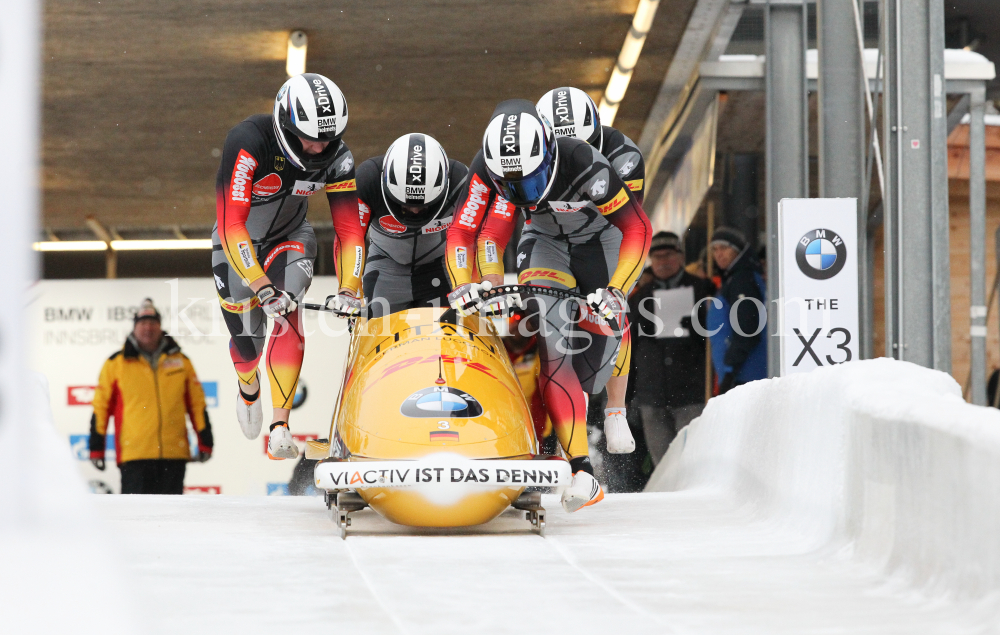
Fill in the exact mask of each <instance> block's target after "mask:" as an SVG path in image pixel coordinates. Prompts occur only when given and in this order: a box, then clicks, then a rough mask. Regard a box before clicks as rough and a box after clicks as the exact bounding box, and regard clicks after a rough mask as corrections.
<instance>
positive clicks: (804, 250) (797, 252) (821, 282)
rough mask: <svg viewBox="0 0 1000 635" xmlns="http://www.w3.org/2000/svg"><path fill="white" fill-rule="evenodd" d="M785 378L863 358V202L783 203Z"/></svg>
mask: <svg viewBox="0 0 1000 635" xmlns="http://www.w3.org/2000/svg"><path fill="white" fill-rule="evenodd" d="M778 244H779V245H780V249H779V251H778V271H779V279H778V285H779V286H778V288H779V295H780V297H779V301H778V329H779V331H778V332H779V333H780V335H781V374H782V375H789V374H791V373H801V372H806V371H810V370H813V369H814V368H818V367H820V366H832V365H834V364H843V363H845V362H849V361H852V360H856V359H858V312H859V310H860V306H859V301H858V252H859V250H858V200H857V199H855V198H786V199H782V200H781V202H779V203H778Z"/></svg>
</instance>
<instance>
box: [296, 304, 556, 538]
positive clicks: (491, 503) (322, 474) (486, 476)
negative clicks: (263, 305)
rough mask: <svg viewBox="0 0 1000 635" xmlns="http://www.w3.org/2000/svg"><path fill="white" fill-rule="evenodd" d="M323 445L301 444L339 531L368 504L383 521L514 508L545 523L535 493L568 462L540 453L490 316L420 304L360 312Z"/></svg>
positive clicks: (438, 523)
mask: <svg viewBox="0 0 1000 635" xmlns="http://www.w3.org/2000/svg"><path fill="white" fill-rule="evenodd" d="M329 439H330V443H329V445H327V444H321V443H316V442H310V446H309V447H307V456H309V457H310V458H321V457H322V459H321V460H320V462H319V463H318V464H317V465H316V468H315V473H314V476H315V483H316V487H317V488H318V489H321V490H325V491H326V493H327V503H328V506H330V507H331V508H332V509H334V515H335V520H336V521H337V522H338V524H339V526H340V529H341V535H342V536H345V537H346V534H347V528H348V526H349V525H350V517H349V514H350V513H351V512H354V511H357V510H359V509H362V508H364V507H366V506H370V507H371V508H372V509H374V510H375V511H376V512H378V513H379V514H381V515H382V516H384V517H385V518H387V519H389V520H390V521H392V522H394V523H398V524H402V525H410V526H417V527H461V526H468V525H477V524H480V523H485V522H488V521H489V520H492V519H493V518H495V517H496V516H498V515H499V514H500V513H502V512H503V511H504V510H505V509H507V507H509V506H511V505H514V506H515V507H517V508H519V509H523V510H525V511H526V512H527V518H528V520H529V521H531V523H532V525H533V526H534V528H535V529H536V530H538V531H539V532H543V531H544V510H543V509H542V508H541V507H540V505H539V503H540V495H538V494H534V493H524V490H525V488H527V487H531V486H536V487H561V486H564V485H567V484H568V483H569V480H570V478H571V472H570V468H569V464H568V463H567V462H566V461H565V460H563V459H559V458H555V457H541V456H538V443H537V441H536V439H535V433H534V426H533V425H532V420H531V414H530V412H529V409H528V404H527V402H526V401H525V398H524V395H523V393H522V391H521V388H520V384H519V383H518V378H517V375H516V373H515V371H514V369H513V367H512V366H511V363H510V360H509V359H508V357H507V354H506V351H505V350H504V347H503V344H502V342H501V341H500V338H499V337H498V335H497V332H496V329H495V328H494V326H493V324H492V322H491V321H490V320H489V319H485V318H482V317H479V316H473V317H468V318H462V317H457V316H456V315H455V313H454V311H449V310H446V309H440V308H422V309H414V310H410V311H403V312H399V313H393V314H390V315H388V316H385V317H380V318H374V319H370V320H367V319H363V318H362V319H358V320H357V322H356V323H355V326H354V329H353V333H352V336H351V344H350V349H349V352H348V359H347V366H346V370H345V374H344V380H343V384H342V386H341V391H340V398H339V402H338V406H337V409H336V411H335V413H334V416H333V421H332V424H331V429H330V436H329Z"/></svg>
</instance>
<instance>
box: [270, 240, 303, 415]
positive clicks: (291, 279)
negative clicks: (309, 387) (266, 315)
mask: <svg viewBox="0 0 1000 635" xmlns="http://www.w3.org/2000/svg"><path fill="white" fill-rule="evenodd" d="M262 251H263V252H264V253H265V254H266V255H265V257H264V262H263V265H264V272H265V273H266V274H267V277H268V279H270V280H271V283H272V284H274V286H276V287H277V288H279V289H281V290H282V291H285V292H287V293H288V294H290V295H291V296H292V297H293V298H295V300H296V302H302V300H303V299H304V298H305V295H306V291H307V290H308V289H309V285H310V284H312V275H313V262H314V261H315V259H316V237H315V235H314V234H313V231H312V227H310V226H309V225H308V224H305V223H303V225H302V226H300V227H299V228H298V229H296V230H295V231H293V232H291V233H290V234H289V235H288V237H287V239H286V240H282V241H279V242H277V244H275V245H273V246H269V248H268V249H266V250H262ZM304 355H305V336H304V334H303V331H302V309H296V310H295V311H292V312H291V313H288V314H286V315H284V316H281V317H278V318H275V319H274V325H273V326H272V328H271V339H270V342H268V347H267V356H266V360H265V365H266V367H267V376H268V379H269V381H270V384H271V405H272V406H273V407H274V414H273V417H272V420H271V422H272V424H275V423H284V424H286V426H287V423H288V415H289V412H290V411H291V408H292V401H293V399H294V398H295V389H296V385H297V384H298V380H299V373H300V371H301V370H302V359H303V357H304Z"/></svg>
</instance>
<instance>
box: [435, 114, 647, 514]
mask: <svg viewBox="0 0 1000 635" xmlns="http://www.w3.org/2000/svg"><path fill="white" fill-rule="evenodd" d="M469 171H470V174H469V185H468V192H467V194H466V197H465V200H464V201H462V202H461V203H459V206H458V208H457V210H456V212H455V220H454V221H453V222H452V225H451V227H450V228H449V230H448V245H447V252H446V256H447V264H448V274H449V276H450V278H451V282H452V287H453V291H452V292H451V293H450V294H449V295H448V300H449V303H450V304H451V306H452V307H454V308H455V309H456V310H457V311H458V312H459V313H462V314H463V315H464V314H469V313H471V312H474V311H477V310H478V309H479V308H480V307H481V306H482V304H483V300H482V297H481V295H480V291H481V288H482V287H481V286H480V285H479V284H476V283H474V282H473V281H472V277H471V263H470V258H476V259H477V260H478V265H479V268H480V270H481V271H482V273H483V282H490V283H491V284H493V285H498V284H500V283H501V282H502V279H503V278H502V276H503V250H504V248H505V247H506V245H507V242H508V241H509V240H510V236H511V234H512V233H513V230H514V226H515V223H516V217H517V214H518V213H519V212H523V213H524V214H525V216H526V220H525V225H524V231H523V232H522V234H521V240H520V243H519V245H518V254H517V259H516V262H517V269H518V280H519V282H521V283H524V284H533V285H539V286H546V287H552V288H557V289H574V288H579V289H580V291H582V292H584V293H588V294H589V295H588V304H589V305H590V308H591V310H592V311H593V313H594V315H597V316H600V317H601V318H604V319H610V318H612V317H614V318H616V319H617V321H618V323H619V325H620V327H621V329H622V333H623V339H622V341H621V345H620V347H619V345H618V343H617V342H616V341H615V340H614V338H613V337H611V336H610V335H606V334H603V331H602V330H601V328H600V327H595V326H593V325H592V324H585V322H588V320H587V317H590V316H585V317H584V319H583V321H581V320H580V316H578V315H577V313H578V309H579V305H577V304H576V303H574V302H569V301H567V300H554V299H552V298H549V297H548V296H542V295H537V296H534V298H533V300H535V301H536V302H537V303H538V306H539V317H540V321H541V328H540V332H539V337H540V339H539V350H540V355H541V374H540V376H539V388H540V390H541V391H542V396H543V401H544V403H545V408H546V411H547V412H548V415H549V418H550V419H551V421H552V424H553V427H554V428H555V430H556V434H557V435H558V437H559V441H560V443H561V444H562V446H563V449H564V450H565V451H566V454H567V455H569V457H570V464H571V466H572V469H573V473H574V476H573V482H572V484H571V485H570V487H568V488H567V489H566V490H564V491H563V496H562V504H563V507H564V508H565V509H566V510H567V511H576V510H577V509H580V508H581V507H585V506H587V505H592V504H594V503H596V502H598V501H600V500H601V499H602V498H603V497H604V492H603V491H602V490H601V487H600V485H599V484H598V482H597V480H596V479H595V478H594V476H593V467H592V466H591V463H590V458H589V456H588V446H587V434H586V419H587V413H586V400H585V397H584V392H588V393H596V392H600V390H601V389H602V388H603V387H604V385H605V383H606V382H607V381H608V378H609V376H610V375H612V374H614V375H621V376H626V375H627V373H628V361H629V360H628V357H629V354H630V353H629V350H630V346H629V341H628V335H627V333H628V323H627V317H626V314H625V310H626V309H625V306H626V305H625V294H626V293H627V292H628V291H629V290H630V289H631V287H632V286H633V285H634V284H635V281H636V279H637V278H638V277H639V274H640V273H641V271H642V265H643V263H644V262H645V259H646V252H647V251H648V250H649V241H650V234H651V230H650V225H649V219H647V218H646V214H645V212H643V210H642V206H641V205H640V204H639V202H638V201H637V200H636V198H635V196H634V195H633V194H632V193H631V191H630V190H629V188H628V186H626V185H625V183H624V182H623V181H622V179H621V178H620V177H619V176H618V173H617V171H616V170H615V169H614V168H613V167H612V165H611V163H609V162H608V160H607V159H606V158H604V157H603V156H602V155H601V153H600V152H598V151H597V149H596V148H594V147H592V146H590V145H588V144H587V143H585V142H583V141H580V140H578V139H575V138H570V137H563V138H559V139H557V138H556V136H555V131H554V130H553V128H552V124H551V123H550V122H549V121H548V119H547V118H546V117H544V116H542V115H540V114H539V113H538V111H537V110H536V108H535V105H534V104H532V103H531V102H529V101H526V100H523V99H512V100H508V101H505V102H502V103H501V104H499V105H498V106H497V108H496V110H495V111H494V112H493V116H492V117H491V118H490V123H489V126H488V127H487V129H486V134H485V135H484V136H483V148H482V150H480V152H479V153H478V154H477V155H476V157H475V159H473V161H472V165H471V166H470V170H469ZM480 229H481V232H480ZM477 235H478V239H477ZM470 254H471V256H470ZM578 322H579V324H578V325H577V326H576V328H577V329H580V330H585V331H591V332H590V333H586V334H585V335H586V337H585V338H583V339H584V340H585V342H589V344H587V345H585V346H584V347H580V348H582V350H579V349H578V347H576V346H574V342H575V341H577V340H578V339H580V338H578V337H576V336H574V334H573V328H574V324H576V323H578ZM616 350H617V354H616ZM623 384H625V385H627V379H626V380H624V381H623ZM616 401H617V402H616ZM624 405H625V404H624V390H622V391H621V394H620V395H609V400H608V406H609V409H608V410H607V411H606V415H609V416H607V418H606V419H605V433H606V434H607V437H608V450H609V451H610V452H614V453H627V452H631V451H632V450H634V449H635V441H634V440H633V439H632V434H631V432H630V431H629V429H628V424H627V423H626V421H625V417H624V416H611V415H614V413H615V412H618V411H622V412H623V411H624Z"/></svg>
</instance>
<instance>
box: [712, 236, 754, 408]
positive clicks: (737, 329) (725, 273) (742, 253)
mask: <svg viewBox="0 0 1000 635" xmlns="http://www.w3.org/2000/svg"><path fill="white" fill-rule="evenodd" d="M711 247H712V259H713V260H714V261H715V265H716V266H717V267H718V269H719V271H720V272H722V286H721V287H720V289H719V293H718V294H717V295H716V296H715V298H716V299H715V300H713V301H711V302H709V303H708V304H709V311H708V332H709V334H710V339H711V342H712V363H713V364H714V365H715V372H716V374H717V375H718V377H719V394H720V395H721V394H723V393H725V392H727V391H729V390H730V389H731V388H733V387H734V386H739V385H740V384H745V383H747V382H748V381H753V380H755V379H764V378H766V377H767V340H766V339H765V338H766V336H767V324H766V322H767V312H766V305H765V302H766V301H767V300H766V298H767V293H766V291H765V286H764V278H763V277H762V276H761V272H760V267H759V265H758V264H757V261H756V260H755V259H754V257H753V255H752V254H751V253H750V251H749V247H750V245H749V243H748V242H747V239H746V236H744V235H743V232H741V231H739V230H738V229H734V228H732V227H725V226H723V227H719V228H718V229H716V230H715V233H713V234H712V241H711ZM734 307H735V310H733V309H734Z"/></svg>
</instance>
